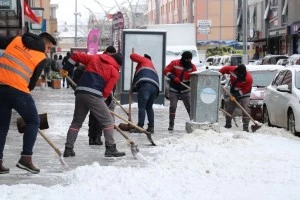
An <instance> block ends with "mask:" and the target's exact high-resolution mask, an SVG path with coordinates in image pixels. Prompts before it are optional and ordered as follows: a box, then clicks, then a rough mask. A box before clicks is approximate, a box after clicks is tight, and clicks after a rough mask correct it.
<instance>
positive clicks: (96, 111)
mask: <svg viewBox="0 0 300 200" xmlns="http://www.w3.org/2000/svg"><path fill="white" fill-rule="evenodd" d="M78 62H79V63H82V64H83V65H85V66H86V68H85V71H84V72H83V74H82V76H81V78H80V80H79V83H78V85H77V87H76V89H75V95H76V99H75V111H74V115H73V120H72V123H71V126H70V128H69V130H68V134H67V141H66V144H65V151H64V155H63V156H64V157H70V156H75V152H74V150H73V148H74V143H75V141H76V138H77V135H78V132H79V129H80V128H81V127H82V124H83V122H84V120H85V118H86V115H87V114H88V112H89V111H90V112H91V113H92V114H93V115H94V117H95V118H96V119H97V122H98V123H99V125H100V126H101V128H102V130H103V133H104V138H105V147H106V151H105V154H104V156H105V157H121V156H124V155H125V153H124V152H119V151H118V150H117V148H116V144H115V140H114V137H113V133H114V119H113V116H112V115H111V113H110V110H109V108H108V107H107V105H106V104H105V100H106V98H108V97H109V96H110V94H111V92H112V89H113V88H114V86H115V84H116V83H117V81H118V79H119V68H120V67H119V66H120V65H121V64H122V56H121V55H120V54H113V55H108V54H100V55H88V54H86V53H79V52H78V53H77V52H76V53H73V54H72V55H71V57H70V58H69V59H68V65H65V66H70V67H73V66H72V65H75V64H76V63H78ZM61 74H62V76H67V74H68V73H67V69H66V67H64V68H63V70H62V71H61Z"/></svg>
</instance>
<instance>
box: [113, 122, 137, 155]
mask: <svg viewBox="0 0 300 200" xmlns="http://www.w3.org/2000/svg"><path fill="white" fill-rule="evenodd" d="M114 127H115V129H117V131H119V133H121V135H122V136H123V137H124V138H125V139H126V140H127V141H128V142H129V144H130V149H131V153H132V155H133V157H134V158H135V159H137V157H136V155H137V154H138V152H139V151H140V150H139V148H138V145H137V144H135V143H134V141H132V140H131V139H130V138H129V137H128V135H127V134H126V133H124V132H123V131H122V130H121V129H120V128H119V127H118V126H116V125H114Z"/></svg>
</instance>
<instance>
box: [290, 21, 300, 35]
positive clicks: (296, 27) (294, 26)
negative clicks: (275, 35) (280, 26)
mask: <svg viewBox="0 0 300 200" xmlns="http://www.w3.org/2000/svg"><path fill="white" fill-rule="evenodd" d="M299 29H300V22H299V23H294V24H291V25H290V33H291V35H293V34H299Z"/></svg>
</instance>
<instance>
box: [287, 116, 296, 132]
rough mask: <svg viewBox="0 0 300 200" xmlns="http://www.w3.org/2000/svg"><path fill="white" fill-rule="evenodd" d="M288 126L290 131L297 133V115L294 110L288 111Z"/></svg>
mask: <svg viewBox="0 0 300 200" xmlns="http://www.w3.org/2000/svg"><path fill="white" fill-rule="evenodd" d="M287 123H288V124H287V128H288V131H290V132H291V133H292V134H293V135H297V132H296V129H295V126H296V122H295V116H294V113H293V111H292V110H290V111H289V113H288V122H287Z"/></svg>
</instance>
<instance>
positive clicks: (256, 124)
mask: <svg viewBox="0 0 300 200" xmlns="http://www.w3.org/2000/svg"><path fill="white" fill-rule="evenodd" d="M221 87H222V89H223V90H224V91H225V92H226V93H227V94H228V95H229V97H230V99H232V95H231V94H230V92H229V91H227V90H226V88H225V87H224V86H222V85H221ZM233 101H234V103H235V104H236V105H237V106H238V107H239V108H240V109H241V110H242V111H243V112H244V113H245V114H246V115H247V117H249V118H250V120H251V121H252V122H253V123H254V125H251V130H252V132H255V131H257V130H258V129H259V128H261V126H262V125H261V124H259V123H258V122H257V121H255V120H254V119H253V118H252V117H251V115H249V113H247V111H246V110H245V109H244V108H243V107H242V106H241V104H239V102H237V100H236V99H235V98H234V100H233Z"/></svg>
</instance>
